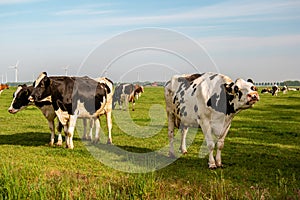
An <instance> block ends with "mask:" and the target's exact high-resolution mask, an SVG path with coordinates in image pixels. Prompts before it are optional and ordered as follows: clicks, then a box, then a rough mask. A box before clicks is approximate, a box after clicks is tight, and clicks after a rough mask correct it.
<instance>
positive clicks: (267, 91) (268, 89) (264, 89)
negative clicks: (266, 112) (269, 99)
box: [261, 88, 273, 94]
mask: <svg viewBox="0 0 300 200" xmlns="http://www.w3.org/2000/svg"><path fill="white" fill-rule="evenodd" d="M272 92H273V91H272V90H270V88H263V89H262V90H261V93H262V94H267V93H272Z"/></svg>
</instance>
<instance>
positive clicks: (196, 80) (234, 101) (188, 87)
mask: <svg viewBox="0 0 300 200" xmlns="http://www.w3.org/2000/svg"><path fill="white" fill-rule="evenodd" d="M258 100H259V95H258V93H257V89H256V87H255V86H254V85H253V83H250V82H246V81H244V80H243V79H237V80H236V81H235V82H233V81H232V80H231V79H230V78H229V77H227V76H224V75H222V74H216V73H211V72H209V73H203V74H192V75H181V76H180V75H179V76H173V77H172V79H171V80H170V81H168V82H167V83H166V86H165V101H166V111H167V116H168V135H169V140H170V151H169V156H170V157H174V156H175V155H174V147H173V140H174V127H177V128H180V129H181V134H182V137H181V145H180V150H181V152H182V153H183V154H185V153H187V150H186V143H185V138H186V134H187V132H188V128H189V127H199V126H200V127H201V128H202V131H203V133H204V135H205V140H206V143H207V147H208V150H209V163H208V164H209V168H216V167H221V166H222V162H221V150H222V148H223V147H224V140H225V137H226V135H227V133H228V130H229V128H230V125H231V121H232V119H233V117H234V116H235V115H236V114H237V113H239V112H240V111H241V110H244V109H247V108H250V107H252V106H253V104H254V103H256V102H257V101H258ZM215 139H216V140H217V154H216V161H215V159H214V156H213V150H214V148H215V143H216V141H215Z"/></svg>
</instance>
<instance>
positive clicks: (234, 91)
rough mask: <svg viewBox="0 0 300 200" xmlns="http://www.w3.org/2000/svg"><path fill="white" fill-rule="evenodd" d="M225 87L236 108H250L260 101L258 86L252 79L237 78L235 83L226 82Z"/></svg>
mask: <svg viewBox="0 0 300 200" xmlns="http://www.w3.org/2000/svg"><path fill="white" fill-rule="evenodd" d="M225 88H226V91H227V94H229V100H230V101H231V102H232V103H233V106H234V110H240V109H247V108H250V107H252V106H253V105H254V104H255V103H256V102H257V101H259V95H258V92H257V88H256V87H255V86H254V84H253V81H252V80H251V79H248V81H245V80H243V79H237V80H236V81H235V82H234V83H233V82H232V83H230V84H225Z"/></svg>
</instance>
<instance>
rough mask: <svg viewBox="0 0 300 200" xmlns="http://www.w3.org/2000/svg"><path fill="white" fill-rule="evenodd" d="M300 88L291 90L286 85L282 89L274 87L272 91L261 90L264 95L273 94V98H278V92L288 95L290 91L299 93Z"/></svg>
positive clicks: (267, 89)
mask: <svg viewBox="0 0 300 200" xmlns="http://www.w3.org/2000/svg"><path fill="white" fill-rule="evenodd" d="M299 90H300V88H291V87H287V86H286V85H284V86H283V87H282V88H280V87H278V85H276V84H275V85H273V86H272V89H270V88H263V89H262V90H261V93H262V94H266V93H271V94H272V96H277V94H278V92H282V93H283V94H286V93H287V92H288V91H299Z"/></svg>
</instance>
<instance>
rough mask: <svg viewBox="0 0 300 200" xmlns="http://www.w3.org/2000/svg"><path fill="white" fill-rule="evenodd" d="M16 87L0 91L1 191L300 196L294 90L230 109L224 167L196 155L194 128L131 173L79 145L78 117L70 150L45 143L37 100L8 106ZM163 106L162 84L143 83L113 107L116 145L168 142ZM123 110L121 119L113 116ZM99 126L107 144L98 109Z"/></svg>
mask: <svg viewBox="0 0 300 200" xmlns="http://www.w3.org/2000/svg"><path fill="white" fill-rule="evenodd" d="M14 91H15V88H10V89H9V90H5V91H4V92H3V93H2V95H1V96H0V157H1V164H0V199H178V198H179V199H181V198H182V199H262V198H264V199H299V198H300V170H299V169H300V156H299V155H300V154H299V152H300V148H299V147H300V129H299V128H300V123H299V122H300V93H299V92H288V93H287V94H282V93H279V95H278V96H277V97H273V96H271V95H270V94H260V97H261V100H260V101H259V102H258V103H257V104H256V105H255V106H254V108H252V109H248V110H245V111H242V112H241V113H239V114H238V115H237V116H236V117H235V119H234V120H233V123H232V126H231V129H230V131H229V135H228V136H227V138H226V140H225V147H224V149H223V151H222V159H223V163H224V168H223V169H217V170H209V169H208V165H207V162H208V158H207V156H205V157H201V158H200V157H199V151H200V147H201V146H202V145H203V139H204V137H203V134H202V132H201V130H200V129H199V130H195V131H197V134H196V137H195V139H194V140H193V142H192V144H191V146H190V147H189V148H188V154H187V155H184V156H181V157H180V158H179V159H178V160H176V161H175V162H173V163H172V164H170V165H168V166H167V167H165V168H162V169H159V170H157V171H154V172H150V173H140V174H138V173H137V174H135V173H125V172H122V171H118V170H115V169H113V168H111V167H109V166H106V165H105V164H102V163H101V162H100V161H98V160H97V159H95V157H94V156H93V155H91V153H90V152H89V151H88V150H87V147H86V146H85V144H87V145H91V144H89V143H88V142H82V141H81V139H80V135H81V134H82V133H81V130H82V125H81V124H82V123H81V120H79V121H78V129H77V132H76V135H75V138H74V139H75V141H74V142H75V149H74V150H68V149H65V148H64V147H56V146H54V147H50V146H49V145H48V143H49V141H50V131H49V128H48V124H47V120H46V119H45V118H44V117H43V115H42V113H41V112H40V111H39V110H38V109H37V108H35V107H28V108H27V109H26V110H23V111H21V112H19V113H17V114H15V115H12V114H9V113H8V112H7V109H8V107H9V105H10V102H11V100H12V94H13V92H14ZM164 107H165V103H164V96H163V88H162V87H146V88H145V93H144V94H143V95H142V97H141V98H140V99H139V100H138V101H137V103H136V109H135V111H134V112H133V111H131V110H130V111H129V113H126V114H125V112H123V111H120V110H115V111H114V112H113V115H114V119H113V121H114V125H113V133H112V137H113V143H114V145H115V146H116V147H119V148H121V149H123V150H126V151H129V152H137V153H146V152H151V151H156V150H159V149H161V148H163V147H165V146H168V136H167V121H166V120H167V118H166V116H164V111H161V110H160V108H163V109H164ZM122 115H124V116H125V117H123V118H122V119H123V121H120V122H116V116H122ZM128 116H129V117H130V118H131V119H130V120H129V121H126V120H128V118H127V117H128ZM118 120H119V118H118ZM118 123H123V124H121V125H118ZM127 123H128V124H127ZM133 125H135V127H132V126H133ZM101 126H102V130H103V132H102V137H101V138H100V144H98V146H105V145H106V144H105V143H106V139H107V138H105V137H107V132H106V125H105V118H103V117H101ZM123 126H124V127H125V128H124V127H123ZM139 127H141V128H142V129H143V130H147V131H149V132H143V133H141V134H143V137H136V135H134V134H135V133H136V131H135V129H134V128H139ZM145 127H146V128H145ZM147 128H148V129H147ZM124 129H126V130H125V131H124ZM127 130H133V131H132V132H133V135H131V134H128V133H127ZM153 130H154V131H157V133H155V134H153V133H152V132H153ZM137 133H139V132H138V131H137ZM103 134H104V135H105V137H104V136H103ZM146 136H147V137H146ZM95 146H96V147H97V145H95ZM112 153H113V152H112ZM178 155H179V156H180V154H179V153H178ZM99 156H101V155H99ZM103 156H104V155H103ZM162 156H167V152H166V155H162Z"/></svg>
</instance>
